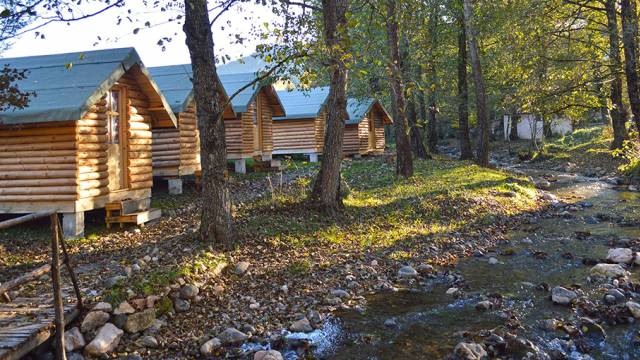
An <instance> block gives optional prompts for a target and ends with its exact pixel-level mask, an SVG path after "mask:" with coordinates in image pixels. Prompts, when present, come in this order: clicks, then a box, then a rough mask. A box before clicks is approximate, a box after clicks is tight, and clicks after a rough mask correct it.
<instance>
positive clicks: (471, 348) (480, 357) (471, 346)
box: [453, 342, 489, 360]
mask: <svg viewBox="0 0 640 360" xmlns="http://www.w3.org/2000/svg"><path fill="white" fill-rule="evenodd" d="M453 353H454V354H455V355H456V356H457V358H458V359H464V360H484V359H488V358H489V356H488V355H487V352H486V351H485V350H484V348H483V347H482V345H480V344H476V343H465V342H462V343H459V344H458V345H456V347H455V348H454V349H453Z"/></svg>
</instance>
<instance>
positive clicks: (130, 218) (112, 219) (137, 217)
mask: <svg viewBox="0 0 640 360" xmlns="http://www.w3.org/2000/svg"><path fill="white" fill-rule="evenodd" d="M160 216H162V210H160V209H149V210H145V211H139V212H136V213H132V214H124V215H115V216H107V219H106V221H107V227H110V226H111V224H120V227H122V225H123V224H125V223H127V224H136V225H141V224H144V223H147V222H149V221H151V220H155V219H158V218H160Z"/></svg>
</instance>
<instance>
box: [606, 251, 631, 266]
mask: <svg viewBox="0 0 640 360" xmlns="http://www.w3.org/2000/svg"><path fill="white" fill-rule="evenodd" d="M607 261H611V262H614V263H617V264H630V263H631V261H633V251H631V249H628V248H616V249H609V252H608V253H607Z"/></svg>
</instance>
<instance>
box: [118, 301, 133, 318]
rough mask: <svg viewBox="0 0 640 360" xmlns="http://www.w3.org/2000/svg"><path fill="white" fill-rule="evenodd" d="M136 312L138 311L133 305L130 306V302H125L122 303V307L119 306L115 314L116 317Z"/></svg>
mask: <svg viewBox="0 0 640 360" xmlns="http://www.w3.org/2000/svg"><path fill="white" fill-rule="evenodd" d="M134 312H136V310H135V309H134V308H133V306H131V304H129V303H128V302H126V301H123V302H121V303H120V305H118V307H117V308H116V310H115V311H114V312H113V314H114V315H120V314H133V313H134Z"/></svg>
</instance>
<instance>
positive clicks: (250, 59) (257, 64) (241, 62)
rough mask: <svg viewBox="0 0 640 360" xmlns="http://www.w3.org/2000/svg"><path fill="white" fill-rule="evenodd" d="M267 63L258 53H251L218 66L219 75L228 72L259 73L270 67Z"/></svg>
mask: <svg viewBox="0 0 640 360" xmlns="http://www.w3.org/2000/svg"><path fill="white" fill-rule="evenodd" d="M268 68H269V67H268V65H267V63H266V62H265V61H264V60H262V59H261V58H260V57H258V56H257V55H255V54H254V55H249V56H245V57H243V58H240V59H238V60H235V61H231V62H228V63H226V64H220V65H218V66H217V67H216V70H217V71H218V76H221V75H228V74H246V73H249V74H254V75H255V74H257V73H260V72H263V71H266V70H267V69H268Z"/></svg>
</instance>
